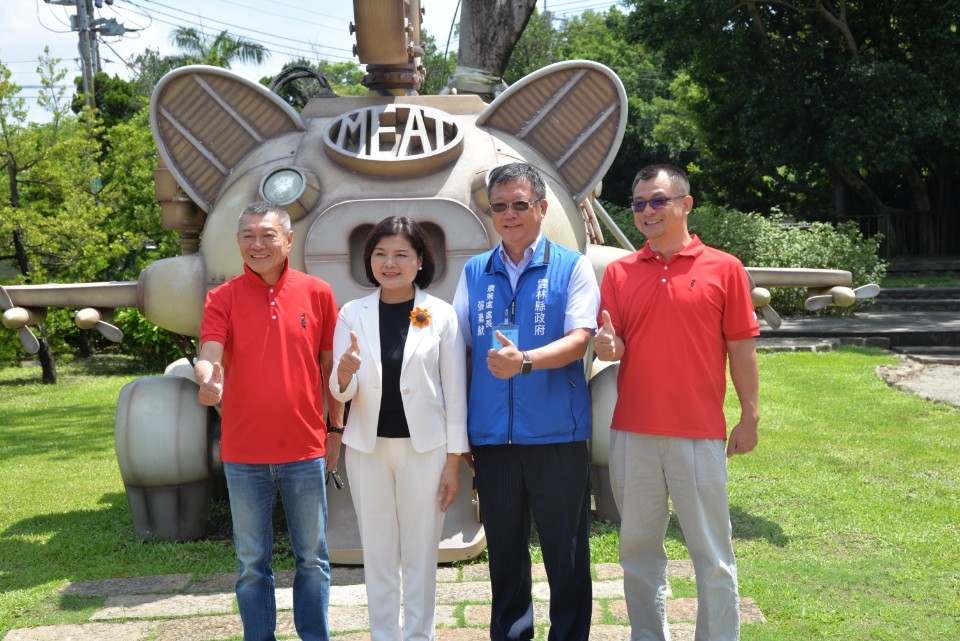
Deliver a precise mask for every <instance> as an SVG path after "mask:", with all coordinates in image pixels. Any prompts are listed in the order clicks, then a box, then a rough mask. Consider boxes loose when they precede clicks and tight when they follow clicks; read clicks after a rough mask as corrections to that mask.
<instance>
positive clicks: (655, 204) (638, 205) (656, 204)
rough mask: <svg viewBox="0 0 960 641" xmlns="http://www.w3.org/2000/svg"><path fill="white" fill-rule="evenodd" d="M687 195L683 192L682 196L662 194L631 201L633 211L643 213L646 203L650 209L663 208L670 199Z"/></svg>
mask: <svg viewBox="0 0 960 641" xmlns="http://www.w3.org/2000/svg"><path fill="white" fill-rule="evenodd" d="M686 197H687V195H686V194H683V195H682V196H662V197H660V198H651V199H650V200H643V199H640V200H635V201H633V203H632V206H633V213H635V214H640V213H643V210H644V209H646V208H647V205H650V208H651V209H663V208H664V207H666V206H667V203H668V202H670V201H671V200H676V199H677V198H686Z"/></svg>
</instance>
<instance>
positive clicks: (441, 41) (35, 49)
mask: <svg viewBox="0 0 960 641" xmlns="http://www.w3.org/2000/svg"><path fill="white" fill-rule="evenodd" d="M75 1H76V0H52V2H55V3H64V2H65V3H67V4H66V5H65V6H64V5H61V4H50V3H48V2H47V0H0V61H2V62H3V64H4V65H6V66H7V68H9V69H10V71H11V73H12V75H11V81H13V82H14V83H16V84H17V85H19V86H20V87H22V91H21V92H20V96H21V97H22V98H25V99H26V102H27V106H28V107H29V108H30V119H31V120H34V121H43V120H45V119H46V118H45V114H44V112H43V111H42V110H40V109H38V108H37V100H36V98H37V94H38V92H39V85H40V82H39V76H38V75H37V73H36V67H37V58H38V57H39V56H41V55H42V54H43V50H44V47H45V46H49V48H50V54H51V55H52V56H53V57H54V58H60V59H61V60H62V63H61V64H62V66H63V67H65V68H66V69H67V77H66V78H65V79H64V81H63V84H66V85H67V86H68V87H69V95H72V94H73V78H75V77H77V76H80V75H81V66H80V57H79V53H78V50H77V44H78V42H79V37H78V34H77V32H76V31H71V29H70V17H71V16H73V15H75V14H76V13H77V9H76V4H75ZM613 4H616V0H538V2H537V9H538V10H539V11H545V10H548V11H552V12H553V13H554V15H555V19H562V18H563V17H566V16H571V15H576V14H578V13H580V12H581V11H583V10H586V9H593V10H597V11H604V10H606V9H607V8H609V7H610V6H611V5H613ZM421 6H422V7H423V8H424V9H425V14H424V18H423V27H424V29H425V30H426V31H427V32H428V33H430V34H431V35H432V36H433V37H434V39H435V41H436V42H437V46H438V47H439V48H446V47H447V46H449V50H450V51H455V50H456V48H457V44H458V43H457V39H456V31H455V30H454V31H453V33H452V35H451V25H452V24H455V23H456V21H458V20H459V6H460V2H459V1H458V0H421ZM94 14H95V16H94V17H95V18H100V19H105V20H110V19H114V20H116V21H117V22H118V23H120V24H121V25H122V26H123V27H124V30H125V33H124V34H123V35H122V36H101V38H100V45H99V49H100V60H101V66H102V69H103V71H105V72H106V73H108V74H110V75H117V76H120V77H121V78H130V77H131V73H130V70H129V69H128V68H127V64H126V63H127V61H132V60H133V58H134V57H135V56H136V55H137V54H139V53H141V52H143V51H144V50H145V49H148V48H150V49H155V50H158V51H159V52H160V54H161V55H172V54H175V53H179V50H178V49H177V48H176V47H175V46H174V45H173V44H172V43H171V42H170V35H171V33H172V32H173V30H174V29H175V28H177V27H193V28H196V29H201V30H202V31H203V32H204V33H207V34H210V35H216V34H217V33H219V32H220V31H223V30H227V31H229V32H230V33H231V34H232V35H235V36H241V37H244V38H246V39H248V40H253V41H255V42H258V43H260V44H262V45H264V47H266V48H267V50H268V51H269V52H270V56H269V58H268V59H267V61H266V62H265V63H264V64H263V65H261V66H247V65H235V66H234V67H233V71H235V72H237V73H238V74H240V75H242V76H244V77H246V78H249V79H251V80H255V81H256V80H259V79H260V78H261V77H263V76H267V75H274V74H276V73H277V72H278V71H279V70H280V69H281V68H282V66H283V64H284V63H285V62H288V61H290V60H293V59H297V58H301V57H306V58H308V59H317V58H322V59H326V60H329V61H331V62H343V61H347V60H354V61H356V57H354V56H353V45H354V39H353V36H352V35H350V32H349V26H350V22H351V20H352V18H353V0H114V3H113V5H108V4H107V3H106V1H104V2H103V8H102V9H94Z"/></svg>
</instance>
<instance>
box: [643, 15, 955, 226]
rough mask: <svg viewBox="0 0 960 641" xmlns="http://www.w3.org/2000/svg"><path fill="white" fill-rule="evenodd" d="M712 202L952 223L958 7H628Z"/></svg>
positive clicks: (818, 213)
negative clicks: (677, 96)
mask: <svg viewBox="0 0 960 641" xmlns="http://www.w3.org/2000/svg"><path fill="white" fill-rule="evenodd" d="M630 4H632V5H633V6H634V11H633V13H632V14H631V16H630V21H629V33H630V37H631V38H632V39H633V40H634V41H636V42H642V43H644V44H646V45H647V46H649V47H651V48H652V49H654V50H656V51H658V52H659V53H660V54H661V55H662V56H663V60H664V61H665V66H666V68H667V71H668V72H669V73H672V74H676V73H678V72H685V73H686V74H687V75H688V76H689V79H690V82H691V83H693V85H694V86H695V87H696V90H694V91H691V92H689V93H688V94H686V95H685V96H683V100H684V102H685V109H686V110H687V113H689V114H690V115H691V116H692V117H693V118H694V122H695V125H696V127H697V128H698V130H699V132H700V136H701V140H702V143H703V145H704V149H703V150H702V151H703V156H704V165H703V170H704V172H706V173H708V174H709V175H710V176H711V180H709V181H708V184H711V185H712V187H711V189H712V190H713V195H714V196H716V197H717V199H718V200H719V201H722V202H723V204H727V205H732V206H735V207H737V208H740V209H748V210H749V209H761V208H767V209H769V208H770V207H773V206H780V207H782V208H783V210H784V211H785V212H787V213H790V214H796V215H802V216H807V217H818V216H823V213H824V212H830V211H832V213H833V215H834V216H841V217H842V216H844V215H848V214H851V213H857V212H870V213H872V214H873V215H878V216H886V215H888V214H891V213H897V212H910V211H929V210H944V211H950V212H951V213H952V214H953V215H954V216H956V212H957V205H958V203H957V191H956V188H955V185H956V184H957V183H958V181H960V163H958V151H960V84H958V83H957V82H956V74H957V70H958V69H960V48H958V47H957V41H958V33H957V31H958V27H960V0H903V1H898V2H887V3H879V4H877V3H867V2H855V1H850V0H839V2H834V3H826V2H823V1H822V0H802V1H795V2H786V1H782V0H766V1H764V0H669V1H666V0H631V2H630Z"/></svg>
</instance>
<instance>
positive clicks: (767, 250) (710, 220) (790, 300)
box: [607, 205, 886, 316]
mask: <svg viewBox="0 0 960 641" xmlns="http://www.w3.org/2000/svg"><path fill="white" fill-rule="evenodd" d="M607 208H608V209H607V210H608V211H609V212H610V213H611V217H612V218H613V219H614V220H615V221H616V222H617V224H618V225H619V226H620V228H621V229H622V230H623V232H624V233H625V234H626V235H627V237H628V238H629V239H630V240H631V242H633V243H634V245H635V246H636V247H638V248H639V247H641V246H642V245H643V243H644V239H643V236H642V234H640V232H639V231H638V230H637V228H636V227H635V226H634V224H633V215H632V213H631V212H630V211H629V210H628V209H626V208H624V207H616V206H610V205H607ZM688 223H689V227H690V231H691V232H692V233H695V234H697V235H698V236H699V237H700V239H701V240H702V241H703V242H704V243H706V244H707V245H710V246H711V247H716V248H717V249H722V250H723V251H726V252H729V253H731V254H733V255H734V256H736V257H737V258H739V259H740V260H741V261H742V262H743V264H744V265H747V266H749V267H795V268H807V269H843V270H846V271H849V272H850V274H851V275H852V277H853V284H852V287H857V286H859V285H865V284H867V283H879V282H881V281H882V280H883V276H884V274H885V273H886V264H885V263H884V262H883V261H882V260H881V259H880V257H879V255H878V249H879V245H880V240H881V236H873V237H871V238H864V237H863V235H862V234H861V233H860V230H859V229H858V228H857V226H856V225H855V224H854V223H852V222H844V223H839V224H831V223H823V222H815V223H799V224H788V223H787V222H786V221H785V220H784V218H783V216H782V215H780V214H773V215H770V216H763V215H761V214H759V213H756V212H741V211H737V210H735V209H727V208H724V207H717V206H714V205H699V206H697V207H695V208H694V210H693V211H692V212H691V213H690V218H689V221H688ZM771 293H772V294H773V300H772V302H771V304H772V305H773V307H774V308H775V309H776V310H777V311H778V312H779V313H780V314H783V315H784V316H796V315H798V314H808V313H809V312H807V311H806V310H805V309H804V306H803V303H804V300H805V299H806V298H807V292H806V290H805V289H804V288H800V287H778V288H774V289H771ZM837 311H838V308H836V307H829V308H827V310H825V312H823V313H837Z"/></svg>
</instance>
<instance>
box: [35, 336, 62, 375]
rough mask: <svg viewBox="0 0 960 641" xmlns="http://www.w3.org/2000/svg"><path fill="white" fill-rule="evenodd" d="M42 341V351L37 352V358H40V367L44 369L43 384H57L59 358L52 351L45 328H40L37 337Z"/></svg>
mask: <svg viewBox="0 0 960 641" xmlns="http://www.w3.org/2000/svg"><path fill="white" fill-rule="evenodd" d="M37 338H38V339H39V341H40V351H39V352H37V358H39V359H40V368H41V369H42V370H43V379H42V380H43V384H44V385H56V384H57V360H56V359H55V358H54V357H53V352H51V351H50V344H49V343H47V337H46V336H45V334H44V331H43V328H42V327H41V328H40V335H39V336H38V337H37Z"/></svg>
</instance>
